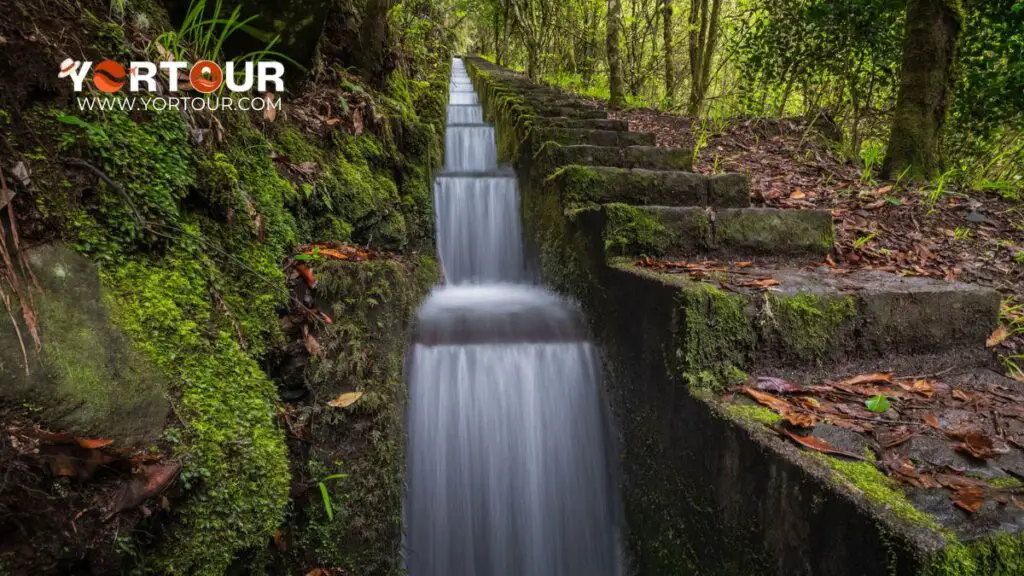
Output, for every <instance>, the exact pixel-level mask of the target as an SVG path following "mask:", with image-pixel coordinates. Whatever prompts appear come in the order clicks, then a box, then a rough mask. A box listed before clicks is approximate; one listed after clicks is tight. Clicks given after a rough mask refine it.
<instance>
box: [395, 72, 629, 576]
mask: <svg viewBox="0 0 1024 576" xmlns="http://www.w3.org/2000/svg"><path fill="white" fill-rule="evenodd" d="M450 87H451V90H452V92H451V98H450V102H451V105H450V106H449V110H448V117H449V127H448V130H447V133H446V138H445V140H446V149H445V156H446V162H445V165H446V172H445V173H443V174H441V175H439V176H438V177H437V180H436V182H435V186H434V205H435V215H436V219H437V237H438V254H439V257H440V260H441V263H442V268H443V270H444V274H445V278H446V281H447V285H446V286H443V287H439V288H437V289H435V291H434V293H433V294H432V295H431V296H430V298H428V299H427V301H426V302H425V303H424V304H423V306H422V307H421V308H420V311H419V314H418V317H417V329H416V341H415V343H414V345H413V349H412V353H411V357H410V360H409V364H408V367H407V371H408V375H409V376H408V378H409V394H410V398H409V409H408V432H409V444H408V456H407V464H408V467H407V468H408V469H407V484H408V489H407V493H406V504H405V514H406V537H405V548H406V550H405V562H406V568H407V570H408V572H409V574H410V576H620V575H621V574H622V573H623V563H622V559H621V543H620V533H621V532H620V523H619V512H618V511H619V506H618V502H617V499H618V490H617V486H616V485H615V481H614V475H613V470H612V461H613V455H612V453H611V452H610V449H609V448H610V445H611V439H610V436H611V434H610V431H609V426H608V419H607V417H606V410H605V408H604V404H603V400H602V396H601V389H600V377H599V364H598V361H597V355H596V351H595V350H594V348H593V346H592V345H591V344H590V343H589V342H588V341H587V340H586V335H585V332H586V331H585V329H584V325H583V320H582V316H581V314H580V312H579V310H578V309H577V308H576V307H575V306H573V305H572V304H571V303H569V302H567V301H565V300H563V299H562V298H560V297H558V296H556V295H554V294H552V293H551V292H548V291H546V290H544V289H542V288H539V287H536V286H531V285H529V284H527V283H526V275H525V271H524V266H523V249H522V241H521V231H520V222H519V218H520V216H519V198H518V190H517V183H516V179H515V176H514V174H513V173H512V172H510V171H508V170H500V169H498V167H497V161H496V155H497V152H496V150H495V145H494V131H493V128H491V127H490V126H482V125H479V121H480V120H482V113H481V112H480V111H479V106H469V105H466V104H464V103H467V102H472V103H475V102H476V96H475V93H471V92H468V90H471V84H470V82H469V78H468V76H467V75H466V71H465V68H464V67H463V65H462V62H461V61H460V60H455V61H454V63H453V66H452V81H451V84H450ZM470 108H475V110H472V111H470V110H469V109H470ZM461 120H472V122H468V121H467V122H460V121H461ZM458 124H474V125H473V126H458Z"/></svg>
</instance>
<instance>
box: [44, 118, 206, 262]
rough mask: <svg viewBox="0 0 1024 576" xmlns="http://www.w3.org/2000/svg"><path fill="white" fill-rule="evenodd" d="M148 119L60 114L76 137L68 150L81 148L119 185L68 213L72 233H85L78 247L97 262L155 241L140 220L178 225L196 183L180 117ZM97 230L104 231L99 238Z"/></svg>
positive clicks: (69, 141)
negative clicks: (180, 205)
mask: <svg viewBox="0 0 1024 576" xmlns="http://www.w3.org/2000/svg"><path fill="white" fill-rule="evenodd" d="M145 118H146V121H145V122H137V121H135V120H133V119H132V118H131V117H129V116H128V114H126V113H124V112H121V111H112V112H105V113H103V115H100V114H99V113H92V114H90V115H89V116H88V117H86V118H77V117H72V116H62V119H63V121H64V122H65V123H68V124H72V125H73V126H74V127H75V128H74V130H75V133H76V134H77V135H78V137H77V138H70V139H66V140H65V141H64V142H63V147H64V148H65V150H68V151H70V150H72V149H76V148H80V149H81V150H82V152H83V153H84V156H85V157H86V158H88V159H89V160H92V161H94V162H95V163H96V165H97V167H98V168H100V169H102V170H103V172H104V173H106V175H107V176H109V177H110V179H111V180H112V181H113V182H115V183H117V185H118V187H120V190H118V189H117V188H115V187H112V186H110V185H109V184H108V183H107V182H105V181H103V182H102V183H101V184H100V185H99V189H98V194H97V197H96V198H94V199H92V203H93V205H92V206H89V208H88V209H86V210H81V211H78V212H76V213H74V214H72V215H70V218H71V219H72V220H74V224H75V226H74V227H69V230H70V231H71V232H75V231H76V230H78V229H81V230H82V231H83V234H81V235H80V236H79V238H77V239H76V242H75V243H76V247H77V248H78V249H79V250H81V251H82V252H85V253H88V254H90V255H92V256H93V257H94V258H96V259H100V260H103V259H109V258H111V257H113V256H114V255H115V254H118V253H121V252H123V251H124V250H126V249H131V248H133V247H136V246H137V245H138V244H139V243H142V242H148V241H152V240H154V234H153V233H152V232H150V231H148V230H146V227H145V225H144V223H143V222H140V219H141V220H144V221H157V222H162V223H175V222H177V221H178V219H179V217H180V209H179V203H180V201H181V200H182V199H183V198H184V197H185V196H186V194H187V193H188V190H189V188H190V187H191V186H192V185H193V184H194V183H195V178H196V174H195V168H194V166H193V164H192V162H193V153H192V146H191V143H190V141H189V136H188V127H187V125H186V124H185V122H184V120H183V119H182V117H181V115H180V114H178V113H177V112H174V111H169V112H152V113H150V114H147V115H146V117H145ZM55 202H57V203H59V202H60V200H59V199H57V200H55ZM99 229H102V230H103V231H104V232H103V233H102V234H95V231H97V230H99ZM90 232H93V233H92V234H90Z"/></svg>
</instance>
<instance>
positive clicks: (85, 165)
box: [64, 158, 146, 227]
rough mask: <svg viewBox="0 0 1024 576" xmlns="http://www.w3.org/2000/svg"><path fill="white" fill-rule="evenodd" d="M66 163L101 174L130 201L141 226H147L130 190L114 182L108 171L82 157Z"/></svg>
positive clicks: (101, 177) (108, 183) (133, 212)
mask: <svg viewBox="0 0 1024 576" xmlns="http://www.w3.org/2000/svg"><path fill="white" fill-rule="evenodd" d="M64 163H65V164H69V165H71V166H78V167H79V168H85V169H86V170H88V171H90V172H92V173H93V174H95V175H96V176H99V178H100V180H103V181H104V182H106V183H107V185H108V186H110V187H111V188H113V189H114V190H115V191H116V192H117V193H118V194H120V195H121V197H122V198H124V201H125V202H127V203H128V206H129V207H130V208H131V209H132V214H133V215H134V216H135V222H136V223H137V224H138V225H139V226H141V227H145V224H146V220H145V219H144V218H143V217H142V214H141V213H140V212H139V209H138V208H136V207H135V202H132V198H131V196H129V195H128V192H127V191H126V190H125V189H124V188H122V187H121V185H120V184H118V183H117V182H114V181H113V180H112V179H111V178H110V176H107V173H106V172H104V171H103V170H100V169H99V168H97V167H95V166H93V165H92V164H90V163H88V162H86V161H85V160H82V159H81V158H68V159H67V160H65V161H64Z"/></svg>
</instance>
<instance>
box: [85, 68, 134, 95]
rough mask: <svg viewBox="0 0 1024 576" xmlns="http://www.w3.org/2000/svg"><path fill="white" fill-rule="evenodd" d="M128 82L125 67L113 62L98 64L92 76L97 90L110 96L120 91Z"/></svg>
mask: <svg viewBox="0 0 1024 576" xmlns="http://www.w3.org/2000/svg"><path fill="white" fill-rule="evenodd" d="M127 80H128V76H127V74H126V73H125V71H124V66H121V65H120V64H118V63H117V62H114V61H113V60H104V61H103V62H100V63H99V64H97V65H96V69H95V70H94V71H93V75H92V83H93V84H95V85H96V88H98V89H99V90H101V91H103V92H106V93H108V94H113V93H114V92H117V91H118V90H120V89H121V87H122V86H124V83H125V81H127Z"/></svg>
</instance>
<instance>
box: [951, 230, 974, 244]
mask: <svg viewBox="0 0 1024 576" xmlns="http://www.w3.org/2000/svg"><path fill="white" fill-rule="evenodd" d="M970 237H971V229H970V228H963V227H957V229H956V230H953V240H956V241H957V242H963V241H964V240H967V239H968V238H970Z"/></svg>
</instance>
